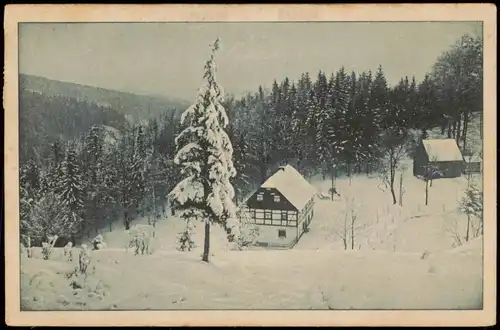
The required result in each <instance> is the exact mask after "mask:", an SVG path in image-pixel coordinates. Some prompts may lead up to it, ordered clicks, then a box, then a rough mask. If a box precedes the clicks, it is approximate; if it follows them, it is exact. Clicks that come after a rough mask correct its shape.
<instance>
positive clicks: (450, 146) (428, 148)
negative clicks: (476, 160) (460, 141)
mask: <svg viewBox="0 0 500 330" xmlns="http://www.w3.org/2000/svg"><path fill="white" fill-rule="evenodd" d="M422 143H423V145H424V148H425V152H426V153H427V155H428V156H429V160H430V161H433V162H453V161H463V157H462V153H461V152H460V149H459V148H458V145H457V142H456V141H455V140H454V139H437V140H422Z"/></svg>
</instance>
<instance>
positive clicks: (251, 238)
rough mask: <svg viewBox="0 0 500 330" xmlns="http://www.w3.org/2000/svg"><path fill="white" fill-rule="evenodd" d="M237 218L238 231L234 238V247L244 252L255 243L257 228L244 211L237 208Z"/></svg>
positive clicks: (257, 233) (257, 234)
mask: <svg viewBox="0 0 500 330" xmlns="http://www.w3.org/2000/svg"><path fill="white" fill-rule="evenodd" d="M237 216H238V220H239V224H238V225H239V230H238V236H237V238H236V246H237V248H238V250H244V249H246V248H248V247H249V246H251V245H254V244H255V243H256V242H257V238H258V237H259V228H258V227H257V226H256V225H255V224H253V223H252V220H251V219H250V217H249V216H248V214H247V212H245V210H244V209H242V208H239V209H238V211H237Z"/></svg>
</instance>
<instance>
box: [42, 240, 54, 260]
mask: <svg viewBox="0 0 500 330" xmlns="http://www.w3.org/2000/svg"><path fill="white" fill-rule="evenodd" d="M51 254H52V249H51V247H50V244H49V243H47V242H42V256H43V259H45V260H48V259H49V258H50V255H51Z"/></svg>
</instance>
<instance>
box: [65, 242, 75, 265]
mask: <svg viewBox="0 0 500 330" xmlns="http://www.w3.org/2000/svg"><path fill="white" fill-rule="evenodd" d="M64 256H65V257H66V258H68V261H73V243H72V242H68V244H66V245H65V246H64Z"/></svg>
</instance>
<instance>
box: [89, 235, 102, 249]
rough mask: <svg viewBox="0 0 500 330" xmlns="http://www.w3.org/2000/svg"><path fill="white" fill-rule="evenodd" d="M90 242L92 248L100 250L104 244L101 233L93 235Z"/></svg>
mask: <svg viewBox="0 0 500 330" xmlns="http://www.w3.org/2000/svg"><path fill="white" fill-rule="evenodd" d="M90 242H91V243H92V250H101V249H102V248H103V247H104V246H105V245H104V244H106V243H105V242H104V238H103V237H102V235H101V234H99V235H97V236H96V237H94V238H93V239H92V240H91V241H90Z"/></svg>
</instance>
